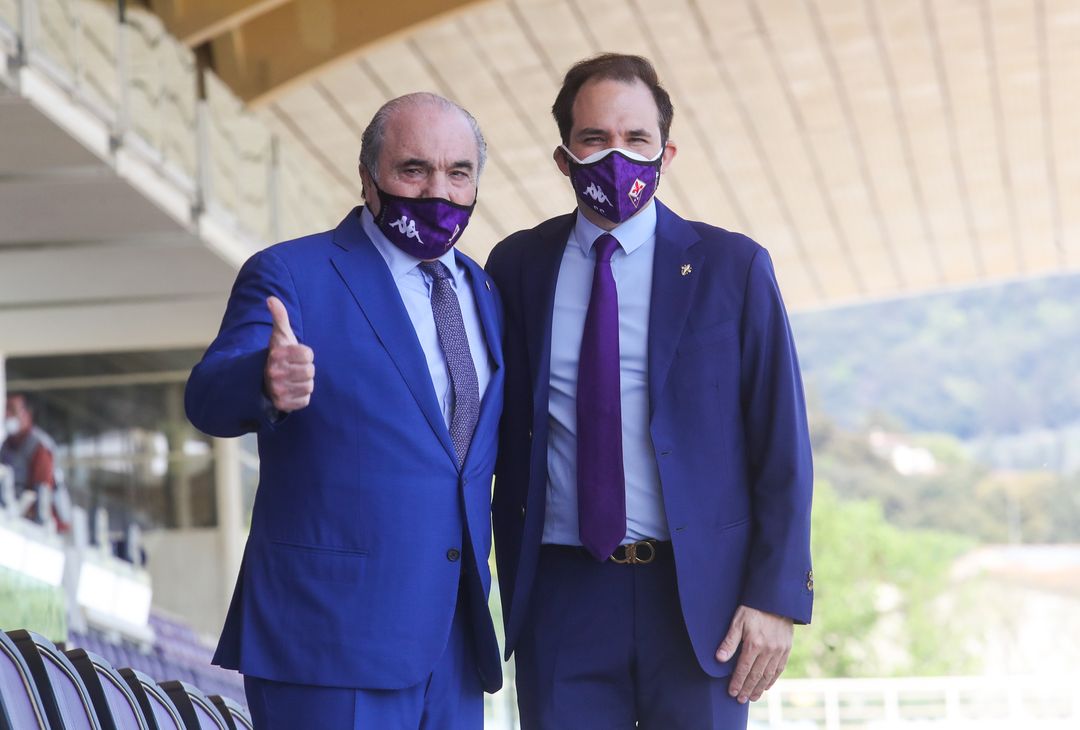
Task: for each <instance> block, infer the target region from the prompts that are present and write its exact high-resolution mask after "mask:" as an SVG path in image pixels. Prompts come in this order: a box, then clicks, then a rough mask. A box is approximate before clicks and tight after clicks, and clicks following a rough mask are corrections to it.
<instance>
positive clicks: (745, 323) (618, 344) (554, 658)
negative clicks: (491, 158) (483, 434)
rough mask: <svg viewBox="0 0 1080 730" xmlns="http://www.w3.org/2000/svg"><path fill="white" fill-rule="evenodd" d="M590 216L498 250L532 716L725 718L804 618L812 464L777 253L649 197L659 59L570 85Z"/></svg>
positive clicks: (509, 510) (660, 146) (500, 497)
mask: <svg viewBox="0 0 1080 730" xmlns="http://www.w3.org/2000/svg"><path fill="white" fill-rule="evenodd" d="M552 111H553V112H554V115H555V118H556V121H557V123H558V126H559V132H560V135H561V137H562V144H561V145H560V146H559V147H558V148H557V149H556V150H555V161H556V163H557V165H558V167H559V169H560V170H561V171H562V173H563V174H564V175H566V176H567V177H568V178H569V181H570V184H571V186H572V187H573V189H574V191H575V193H576V195H577V201H578V206H577V211H576V213H575V214H571V215H565V216H561V217H559V218H554V219H552V220H549V221H546V222H544V223H541V224H540V225H539V226H537V227H536V228H533V229H532V230H527V231H522V232H519V233H517V234H514V235H513V236H510V237H509V238H508V239H506V240H505V241H503V242H502V243H500V244H499V245H498V246H496V247H495V249H494V251H493V252H492V254H491V257H490V259H489V260H488V263H487V270H488V273H490V274H491V275H492V278H494V280H495V283H496V284H497V285H498V286H499V288H500V291H501V292H502V295H503V302H504V305H505V309H506V322H507V335H506V338H505V340H504V343H503V348H504V354H505V358H506V363H507V381H506V407H505V412H504V414H503V420H502V431H501V437H502V442H501V445H500V452H499V460H498V464H497V466H496V481H495V499H494V504H493V509H494V525H495V550H496V556H497V559H498V568H499V580H500V586H501V592H502V597H503V610H504V617H505V619H506V634H507V647H506V649H507V654H508V655H509V653H510V652H512V651H516V659H517V689H518V693H519V705H520V708H521V716H522V726H523V728H525V729H526V730H529V729H531V728H544V729H549V730H564V729H566V728H605V730H608V729H613V728H627V729H629V728H634V727H639V728H649V729H653V730H677V729H678V728H685V729H687V730H703V729H708V728H713V729H716V730H730V729H731V728H738V727H745V726H746V722H747V702H748V701H750V700H755V699H758V698H759V697H760V696H761V694H762V692H764V691H765V690H766V689H767V688H768V687H769V686H770V685H771V684H772V683H773V681H775V679H776V678H777V677H778V676H779V674H780V673H781V671H783V668H784V665H785V662H786V659H787V656H788V652H789V650H790V647H791V641H792V634H793V629H792V624H793V623H806V622H808V621H809V620H810V609H811V599H812V591H813V573H812V572H811V569H810V554H809V538H810V496H811V482H812V477H811V470H812V469H811V456H810V444H809V438H808V433H807V424H806V415H805V411H804V404H803V394H802V386H801V382H800V376H799V368H798V364H797V361H796V356H795V347H794V344H793V342H792V337H791V332H790V330H789V328H788V321H787V317H786V315H785V311H784V306H783V303H782V301H781V298H780V292H779V289H778V288H777V283H776V279H775V277H774V275H773V267H772V264H771V262H770V259H769V255H768V253H766V251H765V249H763V248H762V247H761V246H759V245H758V244H756V243H754V242H753V241H751V240H750V239H748V238H747V237H745V236H742V235H739V234H736V233H731V232H728V231H725V230H723V229H720V228H715V227H712V226H709V225H706V224H704V223H698V222H693V221H687V220H684V219H683V218H681V217H679V216H678V215H676V214H675V213H674V212H672V211H671V210H669V209H668V208H667V207H665V206H664V205H662V204H661V203H660V202H659V201H658V200H654V199H653V195H654V193H655V191H656V188H657V186H658V184H659V182H660V179H661V174H662V173H664V172H666V171H667V169H668V167H669V166H670V164H671V162H672V160H673V159H674V157H675V153H676V147H675V144H674V143H673V142H672V141H671V139H670V137H669V131H670V127H671V120H672V115H673V108H672V104H671V101H670V99H669V97H668V94H667V93H666V92H665V91H664V89H663V88H662V86H661V85H660V83H659V82H658V80H657V77H656V72H655V71H654V70H653V68H652V66H651V64H649V62H648V61H647V60H645V59H643V58H640V57H635V56H623V55H615V54H610V55H604V56H599V57H596V58H593V59H589V60H586V61H583V62H581V63H579V64H577V65H575V66H574V67H573V68H571V69H570V71H569V72H568V73H567V74H566V77H565V80H564V83H563V86H562V89H561V91H560V92H559V95H558V97H557V99H556V101H555V104H554V107H553V109H552Z"/></svg>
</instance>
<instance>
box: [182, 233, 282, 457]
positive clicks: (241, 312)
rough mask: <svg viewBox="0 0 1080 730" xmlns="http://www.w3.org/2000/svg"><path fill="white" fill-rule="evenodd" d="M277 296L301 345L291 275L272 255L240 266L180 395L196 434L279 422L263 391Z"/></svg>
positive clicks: (227, 433)
mask: <svg viewBox="0 0 1080 730" xmlns="http://www.w3.org/2000/svg"><path fill="white" fill-rule="evenodd" d="M269 296H276V297H277V298H278V299H280V300H281V301H282V303H283V304H284V305H285V309H286V311H288V313H289V324H290V325H291V326H292V328H293V332H294V333H295V334H296V337H297V339H298V340H299V341H300V342H303V320H302V318H301V315H300V307H299V304H298V300H297V296H296V288H295V286H294V285H293V280H292V275H291V274H290V273H289V270H288V268H287V267H286V266H285V264H284V262H282V260H281V258H280V257H279V256H277V255H276V254H275V253H273V252H272V251H269V250H267V251H261V252H259V253H257V254H255V255H254V256H252V257H251V258H250V259H248V261H247V263H245V264H244V266H243V268H241V269H240V273H239V274H238V275H237V277H236V282H235V283H234V284H233V288H232V293H231V294H230V295H229V302H228V304H227V305H226V308H225V316H224V318H223V320H222V322H221V329H220V330H219V331H218V335H217V337H216V338H215V339H214V341H213V342H212V343H211V344H210V347H209V349H207V351H206V354H204V355H203V358H202V360H201V361H200V362H199V364H198V365H196V366H195V368H194V369H193V370H192V371H191V377H190V378H188V383H187V388H186V390H185V392H184V407H185V410H186V411H187V417H188V419H189V420H190V421H191V423H192V424H194V426H195V427H196V428H198V429H199V430H200V431H202V432H204V433H206V434H209V435H211V436H218V437H223V438H228V437H233V436H241V435H243V434H245V433H250V432H253V431H258V430H260V429H262V428H273V427H274V426H275V425H277V424H278V423H280V422H281V420H282V415H281V414H280V413H278V412H277V411H276V410H275V409H274V407H273V405H272V404H271V402H270V400H269V399H268V398H267V397H266V395H265V393H264V391H263V370H264V367H265V365H266V355H267V351H268V345H269V342H270V334H271V332H272V330H273V320H272V318H271V317H270V311H269V310H268V309H267V307H266V298H267V297H269Z"/></svg>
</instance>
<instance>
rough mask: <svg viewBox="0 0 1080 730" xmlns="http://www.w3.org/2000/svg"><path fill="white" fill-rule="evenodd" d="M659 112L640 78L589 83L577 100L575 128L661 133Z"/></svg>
mask: <svg viewBox="0 0 1080 730" xmlns="http://www.w3.org/2000/svg"><path fill="white" fill-rule="evenodd" d="M659 114H660V112H659V110H658V109H657V107H656V100H655V99H654V98H653V95H652V92H651V91H649V87H647V86H646V85H645V83H644V82H643V81H642V80H641V79H634V80H633V81H616V80H614V79H592V80H590V81H586V82H585V83H584V84H583V85H582V86H581V88H580V89H579V90H578V93H577V96H576V97H574V106H573V120H574V125H573V129H583V128H586V127H596V128H600V129H605V128H638V129H649V130H654V131H656V132H659V130H660V122H659Z"/></svg>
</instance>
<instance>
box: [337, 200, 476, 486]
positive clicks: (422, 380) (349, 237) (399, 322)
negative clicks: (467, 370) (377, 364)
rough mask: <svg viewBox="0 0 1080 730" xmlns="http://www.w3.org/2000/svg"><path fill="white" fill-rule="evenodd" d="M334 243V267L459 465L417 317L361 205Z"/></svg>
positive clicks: (346, 219)
mask: <svg viewBox="0 0 1080 730" xmlns="http://www.w3.org/2000/svg"><path fill="white" fill-rule="evenodd" d="M334 243H336V244H338V245H339V246H340V247H341V248H343V249H344V250H343V251H341V252H340V253H338V254H335V255H334V256H332V257H331V261H332V263H333V265H334V268H335V269H337V272H338V274H339V275H340V276H341V278H342V279H343V280H344V282H345V286H347V287H348V288H349V291H350V292H351V293H352V296H353V299H355V300H356V303H357V304H358V305H359V306H360V309H361V310H363V312H364V316H365V317H366V318H367V320H368V322H369V323H370V324H371V328H372V329H373V330H374V331H375V336H376V337H378V339H379V342H381V343H382V345H383V347H384V348H386V352H387V353H388V354H389V355H390V359H392V360H393V361H394V365H396V366H397V369H398V371H399V372H400V373H401V377H402V378H404V379H405V384H406V385H407V386H408V387H409V390H410V391H411V392H412V394H413V398H415V399H416V403H417V405H419V406H420V410H421V411H422V412H423V414H424V417H425V418H426V419H427V421H428V424H430V426H431V429H432V431H434V432H435V435H436V436H437V437H438V439H439V441H440V443H442V445H443V448H444V449H446V453H447V456H449V457H450V459H451V460H452V461H454V464H455V465H456V464H457V461H456V460H455V457H454V445H453V442H452V441H451V440H450V432H449V431H448V430H447V428H446V421H445V420H443V415H442V410H441V409H440V408H439V403H438V401H437V400H436V399H435V387H434V386H433V385H432V383H431V373H430V372H429V371H428V367H427V360H426V358H425V357H424V350H423V348H421V347H420V341H419V340H417V338H416V331H415V330H414V329H413V326H412V320H411V319H409V313H408V312H407V311H406V310H405V305H404V303H402V301H401V293H400V292H399V291H398V288H397V285H396V284H395V283H394V279H393V277H392V276H391V275H390V270H389V269H388V268H387V266H386V261H384V260H383V257H382V255H381V254H379V251H378V249H377V248H375V244H373V243H372V242H371V240H370V239H369V238H368V237H367V235H366V234H365V233H364V229H363V228H362V227H361V225H360V209H359V208H357V209H355V210H353V212H352V213H350V214H349V216H348V217H346V218H345V220H344V221H342V223H341V225H339V226H338V228H337V230H336V231H335V232H334Z"/></svg>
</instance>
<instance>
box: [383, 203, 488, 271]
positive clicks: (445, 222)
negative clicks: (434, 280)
mask: <svg viewBox="0 0 1080 730" xmlns="http://www.w3.org/2000/svg"><path fill="white" fill-rule="evenodd" d="M375 190H376V191H378V193H379V214H378V215H377V216H375V225H377V226H378V227H379V230H380V231H382V232H383V235H384V236H386V237H387V238H388V239H389V240H390V243H392V244H394V245H395V246H397V247H398V248H400V249H401V250H402V251H404V252H405V253H407V254H409V255H410V256H415V257H416V258H418V259H420V260H422V261H431V260H432V259H437V258H439V257H440V256H442V255H443V254H444V253H446V252H447V251H449V250H450V249H451V248H453V247H454V244H455V243H457V241H458V238H460V237H461V232H462V231H464V230H465V226H467V225H469V216H471V215H472V212H473V208H475V207H476V200H473V203H472V205H458V204H457V203H451V202H450V201H449V200H446V199H445V198H403V197H401V196H400V195H391V194H390V193H388V192H386V191H384V190H383V189H382V188H380V187H379V186H378V185H376V186H375Z"/></svg>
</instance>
